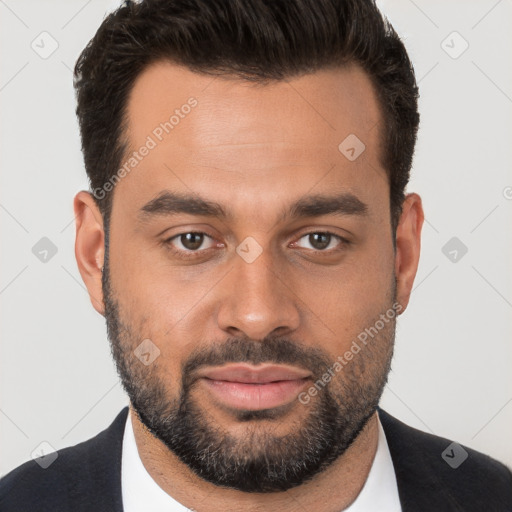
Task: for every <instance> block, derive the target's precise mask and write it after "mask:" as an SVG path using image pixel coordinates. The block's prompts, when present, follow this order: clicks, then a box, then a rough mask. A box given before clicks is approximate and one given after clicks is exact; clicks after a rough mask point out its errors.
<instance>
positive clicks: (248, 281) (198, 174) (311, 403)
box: [103, 63, 400, 492]
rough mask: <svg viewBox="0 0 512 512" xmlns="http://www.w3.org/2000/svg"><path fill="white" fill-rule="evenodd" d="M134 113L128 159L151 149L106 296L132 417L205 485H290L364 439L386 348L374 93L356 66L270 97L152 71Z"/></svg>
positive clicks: (389, 277)
mask: <svg viewBox="0 0 512 512" xmlns="http://www.w3.org/2000/svg"><path fill="white" fill-rule="evenodd" d="M184 105H189V107H184ZM176 110H178V112H175V111H176ZM173 114H175V118H173V119H172V128H170V127H169V125H167V126H166V127H165V128H166V129H167V131H168V133H167V131H166V129H165V128H163V127H162V125H161V123H165V122H168V121H169V118H170V117H171V115H173ZM178 118H179V120H178V121H176V119H178ZM127 119H128V125H127V128H128V130H127V133H128V138H129V142H130V152H131V151H138V150H139V148H141V147H142V146H146V147H148V148H149V149H148V151H144V150H143V151H139V157H140V158H139V159H138V160H137V163H136V165H133V166H131V167H130V165H128V166H127V167H126V168H127V169H130V171H129V172H128V173H127V175H126V176H125V177H123V178H122V179H121V180H120V181H119V183H118V184H117V185H116V187H115V193H114V196H113V207H112V214H111V219H110V227H109V250H108V254H106V255H105V272H104V275H103V294H104V302H105V311H104V313H105V316H106V318H107V326H108V332H109V338H110V340H111V343H112V348H113V353H114V357H115V360H116V364H117V366H118V370H119V373H120V375H121V378H122V381H123V385H124V386H125V388H126V390H127V392H128V395H129V397H130V400H131V403H132V406H133V408H134V410H135V411H136V412H137V413H138V415H139V417H140V419H141V421H142V422H143V423H144V424H145V425H146V426H147V427H148V428H149V429H150V430H151V431H152V432H153V434H154V435H156V436H157V437H158V438H159V439H160V440H161V441H162V442H164V443H165V444H166V445H167V446H168V447H169V448H170V449H171V451H172V452H173V453H175V454H176V455H177V456H178V457H179V458H180V459H181V460H182V461H183V462H185V463H186V464H188V465H189V466H190V467H191V468H192V469H193V470H194V471H195V472H196V473H197V474H199V475H200V476H202V477H203V478H205V479H206V480H209V481H211V482H213V483H215V484H218V485H226V486H228V487H233V488H236V489H239V490H243V491H256V492H270V491H276V490H284V489H287V488H290V487H292V486H294V485H298V484H300V483H302V482H304V481H306V480H307V479H309V478H311V477H312V476H314V475H315V474H317V473H318V472H319V471H321V470H322V469H324V468H325V467H326V466H327V465H328V464H329V463H331V462H333V461H334V460H335V459H336V458H337V457H339V456H340V455H341V454H342V453H343V452H344V451H345V450H346V449H347V447H348V446H349V445H350V443H351V442H352V441H353V440H354V438H355V437H356V436H357V434H358V433H359V432H360V431H361V429H362V428H363V427H364V425H365V424H366V422H367V421H368V419H369V417H370V416H371V415H372V414H373V412H374V411H375V407H376V405H377V403H378V400H379V398H380V395H381V393H382V390H383V387H384V385H385V381H386V378H387V374H388V371H389V365H390V360H391V355H392V351H393V341H394V329H395V316H396V315H392V314H391V315H390V314H389V311H392V312H394V313H396V307H395V308H393V304H394V303H395V301H396V299H397V292H400V290H399V289H398V290H397V287H396V284H397V282H396V280H395V278H396V275H395V254H394V250H393V243H392V231H391V225H390V205H389V185H388V180H387V178H386V174H385V171H384V169H383V168H382V165H381V163H380V147H379V135H380V131H381V126H382V124H379V123H380V121H381V118H380V113H379V109H378V104H377V100H376V97H375V93H374V91H373V89H372V86H371V84H370V81H369V79H368V78H367V76H366V75H365V74H364V73H363V72H362V71H361V70H359V69H358V68H356V67H351V68H346V69H340V70H333V71H323V72H318V73H315V74H312V75H308V76H304V77H301V78H298V79H293V80H290V81H288V82H278V83H272V84H268V85H264V86H262V85H254V84H250V83H248V82H244V81H241V80H237V79H226V78H216V79H213V78H212V77H211V76H206V75H198V74H194V73H192V72H190V71H188V70H186V69H185V68H182V67H178V66H175V65H173V64H170V63H157V64H154V65H152V66H151V67H150V68H148V69H147V70H146V71H145V72H143V73H142V74H141V75H140V76H139V77H138V79H137V81H136V83H135V85H134V88H133V90H132V92H131V95H130V97H129V101H128V104H127ZM351 134H354V135H355V136H356V137H357V138H358V139H359V140H360V141H361V142H362V143H363V144H364V146H365V147H364V151H363V152H361V149H363V146H362V145H361V142H358V140H357V139H355V138H354V136H353V135H351ZM148 137H149V139H148ZM347 137H350V138H349V139H348V142H347V143H345V145H342V148H341V150H340V148H339V146H340V143H342V142H343V141H344V140H345V139H346V138H347ZM351 148H353V150H352V149H351ZM141 153H147V154H146V156H144V157H142V156H141ZM358 153H360V154H359V155H358ZM354 155H355V156H357V155H358V156H357V158H355V159H354ZM129 156H130V155H127V158H126V160H125V161H123V163H122V164H124V163H125V162H128V158H129ZM348 157H350V158H348ZM139 160H140V161H139ZM131 163H132V164H133V163H134V162H133V161H132V162H131ZM165 193H168V194H170V195H169V197H167V198H165V197H164V198H162V197H160V196H161V195H162V194H165ZM159 197H160V199H158V198H159ZM179 198H184V199H185V200H184V201H177V199H179ZM156 199H158V200H156ZM191 199H194V201H192V200H191ZM221 213H222V214H221ZM398 299H400V294H399V293H398ZM386 313H387V317H386V318H387V320H386V321H385V322H384V321H382V320H381V321H380V323H378V327H379V328H376V327H375V326H376V323H377V322H378V321H379V319H382V317H381V315H382V314H384V315H386ZM381 325H382V327H381ZM370 328H373V330H371V329H370ZM365 329H369V331H365ZM364 332H366V333H367V336H366V343H363V342H362V341H361V340H362V339H364V335H363V336H361V334H362V333H364ZM368 332H371V333H372V335H371V336H370V335H368ZM375 332H376V333H375ZM358 336H359V338H358ZM143 340H151V342H148V341H145V342H144V343H145V345H142V346H141V347H143V348H144V350H141V349H139V350H136V349H137V347H139V345H140V344H141V343H142V342H143ZM354 341H356V342H357V345H358V346H359V348H360V350H359V351H357V349H355V348H354V344H353V342H354ZM155 347H157V348H158V350H159V353H158V351H157V350H156V348H155ZM351 350H352V354H353V357H349V356H348V357H347V356H345V354H346V353H347V351H351ZM134 351H135V352H134ZM141 351H142V352H143V354H142V356H141V358H140V359H139V358H138V357H137V356H136V354H137V353H138V354H139V356H140V355H141V354H140V352H141ZM356 352H357V353H356ZM156 355H158V357H156V359H154V360H153V358H154V357H155V356H156ZM340 358H341V359H340ZM141 359H142V361H141ZM149 361H152V362H150V364H144V363H145V362H146V363H147V362H149ZM337 361H338V362H339V363H340V365H341V368H339V367H338V366H335V363H336V362H337ZM343 361H344V362H343ZM329 369H330V373H329ZM325 375H330V377H325ZM322 378H325V381H324V385H318V384H317V386H316V388H314V389H316V392H315V391H311V390H312V386H314V383H315V382H317V381H318V382H320V381H322ZM298 397H302V399H300V400H299V399H298Z"/></svg>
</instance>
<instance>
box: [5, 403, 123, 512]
mask: <svg viewBox="0 0 512 512" xmlns="http://www.w3.org/2000/svg"><path fill="white" fill-rule="evenodd" d="M127 414H128V407H125V408H124V409H123V410H122V411H121V412H120V413H119V414H118V415H117V417H116V418H115V420H114V421H113V422H112V424H111V425H110V426H109V427H108V428H107V429H105V430H103V431H102V432H100V433H99V434H98V435H96V436H95V437H93V438H91V439H89V440H87V441H84V442H82V443H79V444H77V445H75V446H71V447H68V448H63V449H61V450H58V451H57V452H56V455H57V458H56V459H55V460H54V461H53V462H52V463H51V464H50V465H49V466H48V465H47V464H44V463H42V464H41V462H42V459H41V458H39V459H36V460H30V461H28V462H25V463H24V464H22V465H21V466H18V467H17V468H15V469H14V470H12V471H11V472H10V473H8V474H7V475H5V476H4V477H3V478H2V479H1V480H0V510H2V512H10V511H16V512H24V511H29V510H30V511H31V512H36V511H40V510H41V511H42V510H52V511H60V510H71V509H76V508H77V505H80V504H81V503H82V504H83V503H87V504H88V505H89V506H92V508H94V509H95V510H116V508H117V507H116V505H117V502H119V503H120V499H121V450H122V439H123V433H124V425H125V423H126V417H127ZM47 457H48V456H47ZM45 466H47V467H46V469H44V467H45ZM105 495H106V496H105ZM95 501H97V502H98V504H100V503H101V505H99V506H98V507H94V502H95ZM108 503H111V504H112V505H113V507H114V508H112V507H110V508H108V507H107V508H105V504H108ZM78 508H79V507H78ZM119 510H121V509H120V508H119Z"/></svg>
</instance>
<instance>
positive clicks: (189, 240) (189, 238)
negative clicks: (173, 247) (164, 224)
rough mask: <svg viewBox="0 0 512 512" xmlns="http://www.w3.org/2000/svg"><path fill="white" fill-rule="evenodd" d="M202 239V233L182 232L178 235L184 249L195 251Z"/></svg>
mask: <svg viewBox="0 0 512 512" xmlns="http://www.w3.org/2000/svg"><path fill="white" fill-rule="evenodd" d="M203 241H204V234H203V233H184V234H183V235H180V242H181V244H182V245H183V247H185V248H186V249H189V250H191V251H195V250H196V249H199V248H200V247H201V245H202V243H203Z"/></svg>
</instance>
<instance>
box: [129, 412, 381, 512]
mask: <svg viewBox="0 0 512 512" xmlns="http://www.w3.org/2000/svg"><path fill="white" fill-rule="evenodd" d="M130 416H131V421H132V425H133V431H134V435H135V441H136V444H137V450H138V452H139V456H140V458H141V460H142V463H143V464H144V467H145V468H146V471H147V472H148V473H149V475H150V476H151V477H152V478H153V480H155V482H156V483H157V484H158V485H159V486H160V487H161V488H162V489H163V490H164V491H165V492H166V493H167V494H169V495H170V496H172V497H173V498H174V499H175V500H176V501H178V502H180V503H182V504H183V505H184V506H186V507H188V508H189V509H192V510H203V509H204V508H205V504H206V506H207V509H208V511H209V512H221V511H222V512H224V511H225V510H230V511H233V512H238V511H244V512H260V511H264V510H279V511H282V512H297V511H299V510H301V511H302V510H315V511H318V512H333V511H340V510H344V509H345V508H347V507H348V506H349V505H350V504H351V503H352V502H353V501H354V500H355V499H356V498H357V496H358V494H359V493H360V491H361V489H362V488H363V485H364V483H365V481H366V478H367V477H368V473H369V472H370V468H371V466H372V463H373V459H374V457H375V453H376V451H377V442H378V435H379V430H378V417H377V412H375V414H374V415H373V416H372V417H371V418H370V420H369V421H368V422H367V424H366V426H365V427H364V429H363V430H362V431H361V433H360V434H359V435H358V437H357V438H356V439H355V441H354V442H353V443H352V444H351V445H350V447H349V448H348V449H347V451H346V452H345V453H344V454H343V455H342V456H341V457H339V458H338V459H337V460H336V461H335V462H333V463H332V464H331V465H330V466H329V467H328V468H327V469H326V470H325V471H323V472H321V473H319V474H318V475H316V476H315V477H314V478H313V479H312V480H310V481H308V482H306V483H304V484H302V485H300V486H298V487H295V488H293V489H290V490H288V491H286V492H276V493H268V494H266V493H265V494H259V493H245V492H241V491H236V490H232V489H226V488H224V487H218V486H216V485H213V484H211V483H209V482H206V481H204V480H202V479H201V478H199V477H198V476H197V475H196V474H195V473H193V472H192V471H191V470H190V469H189V468H188V466H186V465H185V464H183V463H182V462H181V461H180V460H179V459H178V458H177V457H176V456H175V455H174V454H173V453H172V452H171V451H170V450H169V449H168V448H167V447H166V446H165V445H164V444H163V443H162V442H161V441H160V440H159V439H157V438H155V437H154V436H153V435H152V434H151V432H149V431H148V430H147V428H146V427H145V426H144V425H143V424H142V423H141V422H140V420H139V418H138V416H137V414H135V413H134V412H133V410H132V408H131V406H130ZM340 484H342V485H340Z"/></svg>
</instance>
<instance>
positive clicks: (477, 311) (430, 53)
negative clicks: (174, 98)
mask: <svg viewBox="0 0 512 512" xmlns="http://www.w3.org/2000/svg"><path fill="white" fill-rule="evenodd" d="M117 3H118V2H114V1H105V0H89V1H69V0H67V1H64V0H61V1H56V0H55V1H45V2H41V1H35V0H33V1H28V0H17V1H14V0H0V23H1V29H0V38H1V41H0V48H1V50H0V51H1V77H0V101H1V103H2V118H1V127H0V129H1V148H0V150H1V151H0V159H1V166H2V173H1V183H0V185H1V189H0V190H1V193H0V223H1V237H2V238H1V244H2V251H1V274H0V301H1V304H0V307H1V309H0V311H1V315H2V321H1V357H0V379H1V395H0V430H1V444H0V449H1V454H2V456H1V458H0V473H2V474H5V473H6V472H8V471H9V470H10V469H12V468H14V467H15V466H17V465H19V464H20V463H22V462H24V461H25V460H28V459H29V458H30V457H31V454H32V453H33V452H34V450H36V449H37V450H39V452H40V450H41V449H40V448H38V447H39V445H40V443H41V442H43V441H45V442H47V443H49V444H50V445H51V446H52V447H54V448H55V449H59V448H61V447H64V446H69V445H72V444H76V443H78V442H80V441H82V440H85V439H88V438H90V437H92V436H93V435H95V434H96V433H98V432H99V431H100V430H102V429H103V428H105V427H106V426H107V425H108V424H109V423H110V422H111V420H112V419H113V418H114V416H115V415H116V414H117V412H118V411H119V410H120V409H121V408H122V407H123V406H124V405H125V404H127V398H126V397H125V395H124V393H123V391H122V388H121V386H120V384H119V382H118V378H117V375H116V373H115V369H114V365H113V363H112V362H111V357H110V352H109V346H108V341H107V338H106V329H105V325H104V319H103V317H101V316H100V315H98V314H97V313H96V312H95V311H94V310H93V308H92V306H91V304H90V302H89V298H88V295H87V293H86V290H85V287H84V285H83V283H82V281H81V278H80V275H79V273H78V269H77V266H76V262H75V258H74V229H75V228H74V222H73V220H74V219H73V210H72V199H73V196H74V194H75V193H76V192H77V191H78V190H80V189H83V188H87V180H86V176H85V171H84V169H83V163H82V156H81V153H80V142H79V135H78V127H77V123H76V120H75V114H74V108H75V105H74V93H73V89H72V73H71V69H72V68H73V66H74V63H75V60H76V58H77V57H78V54H79V52H80V50H81V49H82V48H83V47H84V46H85V44H86V43H87V41H88V40H89V39H90V38H91V37H92V36H93V34H94V32H95V30H96V29H97V27H98V26H99V24H100V23H101V20H102V19H103V16H104V14H105V12H107V11H110V10H111V9H112V8H114V7H115V6H116V5H117ZM378 3H379V5H380V6H381V8H382V10H383V11H384V12H385V13H386V14H387V16H388V17H389V19H390V20H391V21H392V23H393V24H394V26H395V28H396V29H397V31H398V32H399V34H400V35H401V36H403V38H404V40H405V44H406V46H407V48H408V50H409V52H410V55H411V58H412V60H413V63H414V65H415V69H416V74H417V78H418V81H419V85H420V91H421V104H420V110H421V115H422V123H421V129H420V134H419V142H418V147H417V153H416V158H415V164H414V169H413V178H412V181H411V183H410V186H409V188H408V190H409V191H415V192H418V193H419V194H420V195H421V196H422V197H423V201H424V208H425V212H426V223H425V226H424V231H423V240H422V243H423V250H422V256H421V260H420V266H419V270H418V275H417V278H416V283H415V288H414V292H413V294H412V298H411V303H410V305H409V308H408V310H407V312H406V313H405V314H404V315H403V316H401V317H400V318H399V320H398V331H397V347H396V355H395V359H394V364H393V370H392V372H391V375H390V380H389V385H388V387H387V389H386V392H385V396H384V398H383V401H382V405H383V407H384V408H386V409H387V410H388V411H389V412H391V413H392V414H394V415H396V416H398V417H399V418H400V419H402V420H403V421H405V422H407V423H409V424H410V425H413V426H415V427H417V428H420V429H422V430H425V431H427V432H433V433H435V434H437V435H442V436H445V437H448V438H452V439H455V440H456V441H458V442H460V443H461V444H465V445H468V446H470V447H473V448H476V449H478V450H481V451H483V452H486V453H488V454H490V455H492V456H494V457H495V458H497V459H499V460H501V461H504V462H506V463H507V464H509V465H512V445H511V443H510V432H512V372H511V371H510V369H511V361H512V346H511V343H510V340H511V334H512V325H511V308H512V286H511V284H512V267H511V265H510V262H511V261H512V237H511V224H512V223H511V214H512V175H511V172H510V168H511V162H512V154H511V153H512V150H511V145H512V144H511V143H512V116H511V113H512V99H511V97H512V80H511V78H512V76H511V75H512V67H511V66H510V62H511V57H512V55H511V54H512V36H511V34H512V30H511V20H512V2H511V0H500V1H496V0H479V1H467V0H466V1H464V2H461V1H454V0H452V1H446V0H442V1H441V0H439V1H432V0H428V1H427V0H415V1H412V0H395V1H392V0H385V1H380V2H378ZM454 31H456V32H457V33H458V34H459V35H457V34H452V33H453V32H454ZM42 32H47V33H48V34H49V35H40V34H41V33H42ZM443 41H444V43H443ZM465 41H466V42H467V43H468V44H469V47H468V49H467V50H466V51H465V52H464V53H461V51H462V50H463V49H464V48H465V45H466V43H465ZM55 44H58V48H56V49H55V51H54V52H53V53H52V54H51V55H46V53H49V52H50V51H51V50H52V49H53V47H52V45H53V46H55ZM31 45H32V46H31ZM45 52H46V53H45ZM459 54H460V55H459ZM43 57H46V58H43ZM455 57H456V58H455ZM43 237H47V238H48V239H50V240H51V242H52V243H53V244H54V245H55V248H56V250H57V252H56V254H54V255H52V253H51V252H49V253H48V254H47V255H46V259H47V261H46V262H43V261H40V259H39V258H38V257H36V254H34V253H33V252H32V248H33V247H34V246H35V245H36V244H37V243H38V242H39V241H40V239H41V238H43ZM453 237H457V240H455V241H452V242H451V243H452V244H454V245H453V246H452V245H448V246H447V247H446V248H445V249H444V252H443V248H444V247H445V245H446V244H447V243H448V241H449V240H450V239H452V238H453ZM40 243H43V244H44V242H40ZM461 244H464V246H465V247H467V249H468V251H467V253H466V254H465V255H463V251H462V249H463V246H462V245H461ZM36 247H38V246H36ZM453 250H456V251H457V259H456V261H452V259H453V258H454V256H455V253H453ZM35 252H36V253H37V251H35ZM450 252H451V254H450ZM445 253H446V254H445ZM39 257H42V255H41V254H39ZM507 262H508V264H507ZM45 446H46V445H45ZM439 456H441V454H439ZM418 463H420V461H419V462H418Z"/></svg>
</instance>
